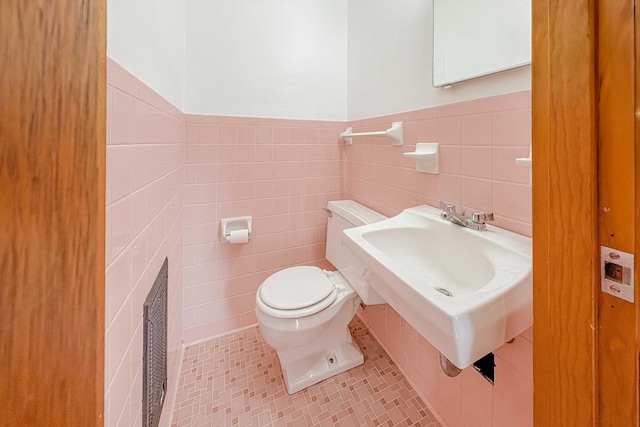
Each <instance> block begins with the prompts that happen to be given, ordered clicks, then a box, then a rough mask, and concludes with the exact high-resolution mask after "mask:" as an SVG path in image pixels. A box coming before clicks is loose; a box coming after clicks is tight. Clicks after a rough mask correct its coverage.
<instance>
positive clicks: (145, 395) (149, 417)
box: [142, 258, 169, 427]
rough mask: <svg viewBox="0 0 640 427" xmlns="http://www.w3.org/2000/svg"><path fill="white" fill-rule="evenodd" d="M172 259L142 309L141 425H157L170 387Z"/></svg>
mask: <svg viewBox="0 0 640 427" xmlns="http://www.w3.org/2000/svg"><path fill="white" fill-rule="evenodd" d="M168 281H169V260H168V259H167V258H165V259H164V263H163V264H162V267H161V268H160V272H159V273H158V277H156V281H155V282H154V283H153V286H152V287H151V290H150V291H149V294H148V295H147V299H146V300H145V302H144V306H143V312H144V319H143V329H144V331H143V334H144V338H143V339H144V345H143V356H142V357H143V361H142V365H143V367H142V425H143V426H145V427H156V426H157V425H158V424H159V422H160V413H161V412H162V404H163V403H164V396H165V392H166V389H167V285H168Z"/></svg>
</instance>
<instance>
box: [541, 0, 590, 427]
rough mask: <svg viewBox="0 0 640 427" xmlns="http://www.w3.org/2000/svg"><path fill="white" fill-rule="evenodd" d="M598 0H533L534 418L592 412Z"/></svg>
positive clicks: (567, 421) (584, 420)
mask: <svg viewBox="0 0 640 427" xmlns="http://www.w3.org/2000/svg"><path fill="white" fill-rule="evenodd" d="M595 23H596V4H595V2H593V1H586V0H563V1H552V0H537V1H536V0H534V2H533V66H532V73H533V78H532V81H533V88H532V103H533V105H532V106H533V237H534V245H533V249H534V252H533V265H534V273H533V279H534V289H533V293H534V296H533V298H534V345H533V351H534V424H535V425H540V426H542V425H544V426H566V425H579V426H590V425H595V424H596V422H597V388H596V384H597V371H596V351H597V348H596V332H597V323H596V322H597V316H596V305H595V302H596V301H597V295H596V289H597V278H598V273H597V264H598V263H597V259H598V255H597V249H596V248H597V246H598V239H597V237H598V236H597V225H598V214H597V188H598V187H597V185H598V184H597V174H596V173H597V169H596V162H597V150H596V147H597V138H596V122H597V120H596V119H597V117H596V109H595V107H596V84H595V82H596V75H595V64H596V62H595V61H596V51H595V46H596V45H595V39H594V34H595V31H594V30H595Z"/></svg>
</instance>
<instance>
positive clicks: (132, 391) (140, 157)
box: [104, 60, 185, 426]
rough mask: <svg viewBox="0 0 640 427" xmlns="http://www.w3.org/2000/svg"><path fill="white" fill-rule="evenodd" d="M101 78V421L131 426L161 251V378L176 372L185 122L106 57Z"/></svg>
mask: <svg viewBox="0 0 640 427" xmlns="http://www.w3.org/2000/svg"><path fill="white" fill-rule="evenodd" d="M107 80H108V85H107V192H106V198H107V200H106V203H107V212H106V266H107V268H106V331H105V353H106V354H105V423H104V425H105V426H134V425H141V424H142V412H141V406H142V405H141V398H142V346H143V342H142V305H143V302H144V299H145V298H146V295H147V293H148V292H149V290H150V288H151V286H152V285H153V282H154V280H155V278H156V275H157V273H158V270H159V269H160V267H161V265H162V262H163V261H164V258H165V257H169V342H168V344H169V359H168V380H169V382H171V381H175V379H176V378H177V375H178V374H179V372H178V370H179V367H180V361H181V360H180V359H181V353H182V351H181V350H182V279H183V277H182V257H183V252H182V246H183V241H182V240H183V228H182V221H183V218H182V217H183V202H182V198H183V181H184V140H185V125H184V116H183V114H182V113H180V112H179V111H178V110H177V109H175V108H174V107H173V106H172V105H171V104H170V103H168V102H167V101H166V100H164V99H162V98H161V97H160V96H159V95H158V94H156V93H155V92H153V91H152V90H151V89H149V88H148V87H147V86H145V85H144V84H143V83H142V82H140V81H139V80H137V79H136V78H135V77H133V76H132V75H131V74H129V73H128V72H127V71H126V70H125V69H123V68H122V67H120V66H119V65H118V64H116V63H115V62H114V61H112V60H108V65H107ZM172 391H174V387H172V385H171V383H170V384H169V393H171V392H172ZM171 400H172V397H171V396H170V395H168V396H167V400H166V401H165V411H163V416H164V415H165V413H168V415H169V416H170V415H171V414H170V412H171V408H170V406H171ZM167 407H168V408H167Z"/></svg>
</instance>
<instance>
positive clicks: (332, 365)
mask: <svg viewBox="0 0 640 427" xmlns="http://www.w3.org/2000/svg"><path fill="white" fill-rule="evenodd" d="M327 212H328V213H329V219H328V224H327V254H326V256H327V259H328V260H329V261H330V262H332V263H333V264H334V265H335V266H336V267H338V269H339V270H340V269H341V267H343V268H345V269H346V268H347V267H348V265H349V263H348V257H347V256H346V254H344V253H343V248H342V240H341V238H342V230H344V229H346V228H351V227H354V226H358V225H364V224H368V223H371V222H375V221H380V220H382V219H385V218H386V217H384V216H383V215H380V214H379V213H377V212H374V211H372V210H370V209H368V208H366V207H364V206H362V205H360V204H358V203H356V202H354V201H351V200H341V201H332V202H329V204H328V206H327ZM353 282H354V283H350V282H349V280H347V279H346V278H345V276H343V275H342V274H341V273H340V272H339V271H325V270H321V269H319V268H318V267H313V266H297V267H290V268H286V269H284V270H280V271H278V272H276V273H274V274H272V275H271V276H269V277H268V278H267V279H266V280H265V281H264V282H263V283H262V284H261V285H260V287H259V288H258V291H257V292H256V317H257V319H258V324H259V325H260V331H261V333H262V336H263V337H264V340H265V341H266V342H267V344H269V345H270V346H271V347H273V348H274V349H275V350H276V352H277V354H278V358H279V360H280V366H281V367H282V373H283V376H284V380H285V385H286V387H287V391H288V392H289V394H293V393H295V392H297V391H299V390H302V389H304V388H306V387H309V386H311V385H313V384H316V383H318V382H320V381H322V380H324V379H326V378H329V377H331V376H333V375H337V374H339V373H341V372H344V371H346V370H348V369H351V368H353V367H355V366H358V365H360V364H362V363H363V362H364V357H363V356H362V352H361V351H360V349H359V348H358V346H357V345H356V344H354V343H353V340H352V338H351V334H350V332H349V328H348V325H349V322H350V321H351V319H352V318H353V316H354V314H355V312H356V310H357V308H358V306H359V304H360V301H361V300H360V297H359V292H357V290H358V289H360V290H361V291H362V293H363V295H367V296H369V295H373V294H374V291H373V290H371V289H365V288H367V287H368V284H367V283H366V281H363V280H358V281H353ZM365 302H367V301H365ZM372 302H373V303H380V302H381V301H379V300H375V301H373V300H372Z"/></svg>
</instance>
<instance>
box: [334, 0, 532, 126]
mask: <svg viewBox="0 0 640 427" xmlns="http://www.w3.org/2000/svg"><path fill="white" fill-rule="evenodd" d="M348 4H349V12H348V13H349V23H348V49H347V52H348V63H347V70H348V71H347V117H348V119H349V120H355V119H361V118H367V117H375V116H381V115H386V114H392V113H399V112H403V111H411V110H417V109H420V108H425V107H432V106H437V105H443V104H451V103H454V102H460V101H468V100H471V99H478V98H483V97H487V96H493V95H501V94H505V93H511V92H518V91H522V90H529V89H531V67H530V66H525V67H522V68H518V69H515V70H509V71H504V72H501V73H497V74H492V75H489V76H485V77H479V78H476V79H473V80H467V81H465V82H461V83H456V84H455V85H453V86H452V87H451V88H450V89H442V88H434V87H433V84H432V75H433V74H432V73H433V72H432V53H433V28H432V27H433V1H432V0H398V1H389V0H348ZM504 19H509V17H508V16H505V17H504Z"/></svg>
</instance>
